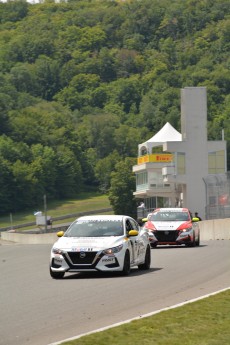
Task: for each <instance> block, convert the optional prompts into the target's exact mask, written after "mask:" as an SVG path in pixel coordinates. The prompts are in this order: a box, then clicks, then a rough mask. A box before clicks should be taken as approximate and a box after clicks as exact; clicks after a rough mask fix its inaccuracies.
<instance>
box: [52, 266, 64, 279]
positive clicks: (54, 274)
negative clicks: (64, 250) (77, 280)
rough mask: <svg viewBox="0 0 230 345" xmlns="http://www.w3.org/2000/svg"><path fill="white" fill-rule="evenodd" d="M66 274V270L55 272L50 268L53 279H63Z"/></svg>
mask: <svg viewBox="0 0 230 345" xmlns="http://www.w3.org/2000/svg"><path fill="white" fill-rule="evenodd" d="M64 275H65V272H53V271H52V270H51V268H50V276H51V277H52V278H53V279H62V278H63V277H64Z"/></svg>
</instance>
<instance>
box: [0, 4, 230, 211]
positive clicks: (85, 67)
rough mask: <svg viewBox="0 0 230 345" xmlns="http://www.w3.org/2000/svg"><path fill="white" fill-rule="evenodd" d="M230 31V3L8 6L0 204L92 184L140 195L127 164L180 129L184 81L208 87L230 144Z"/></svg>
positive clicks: (0, 23) (0, 46)
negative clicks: (149, 142)
mask: <svg viewBox="0 0 230 345" xmlns="http://www.w3.org/2000/svg"><path fill="white" fill-rule="evenodd" d="M229 33H230V7H229V1H227V0H215V1H214V0H203V1H200V0H194V1H191V0H185V1H179V0H161V1H158V0H142V1H137V0H131V1H107V0H99V1H90V0H82V1H75V0H69V1H68V2H60V3H55V2H54V1H45V2H44V3H41V4H36V5H33V4H30V3H28V2H26V1H8V2H6V3H0V71H1V73H0V139H1V140H0V165H1V171H2V172H1V175H0V186H1V187H2V190H1V193H0V205H1V207H0V212H3V213H4V212H9V211H11V210H13V209H17V208H21V209H23V208H26V207H28V206H31V205H34V204H36V203H37V202H38V200H41V198H42V197H43V194H44V193H46V194H47V195H48V197H49V198H63V197H69V196H74V195H76V194H77V193H78V192H79V191H80V190H84V189H86V188H88V187H89V186H90V187H96V188H98V189H99V190H100V191H103V192H107V191H108V189H109V188H110V195H111V202H112V203H113V206H114V208H115V210H116V212H117V210H120V209H119V202H118V201H119V200H117V201H116V200H115V199H116V198H115V197H114V198H113V196H112V194H113V193H115V194H116V193H117V191H119V188H121V190H122V193H121V192H119V196H118V199H120V198H121V199H122V198H124V200H125V199H127V198H130V197H131V200H132V202H134V200H133V197H132V193H131V194H130V190H133V188H134V187H133V183H134V184H135V182H134V177H133V176H132V173H131V170H129V169H127V167H126V166H125V167H122V164H124V162H125V161H124V160H125V158H126V157H133V158H135V157H136V154H137V145H138V144H139V143H140V142H143V141H145V140H146V139H148V138H149V137H151V136H152V135H153V134H154V133H156V132H157V131H158V130H160V128H161V127H162V126H163V125H164V124H165V123H166V122H167V121H168V122H170V123H171V124H172V125H173V126H174V127H175V128H176V129H177V130H178V131H180V89H181V88H183V87H186V86H206V87H207V94H208V135H209V139H212V140H220V139H221V131H222V129H225V139H226V140H228V141H229V139H230V132H229V113H230V103H229V94H230V77H229V75H230V74H229V68H230V58H229V51H230V43H229V42H230V36H229ZM228 146H229V145H228ZM119 162H121V163H120V164H121V167H120V166H119ZM115 166H116V167H117V170H116V173H115V175H113V172H114V171H115ZM229 167H230V161H229ZM121 170H124V171H126V174H127V175H125V176H123V175H122V174H121V172H120V178H119V179H117V178H116V174H118V172H119V171H121ZM111 178H112V180H111ZM118 180H119V181H118ZM120 180H122V181H123V180H124V181H123V182H124V183H123V184H122V186H120V187H119V183H122V181H120ZM129 180H130V181H129ZM114 181H115V182H114ZM116 181H117V183H118V185H117V186H116ZM122 188H123V189H122ZM126 188H128V189H130V190H126ZM132 202H131V204H132ZM121 203H122V204H123V207H124V204H125V203H124V202H121ZM134 206H135V205H134V204H132V205H127V208H123V212H124V211H126V212H128V213H132V212H133V210H132V208H133V207H134Z"/></svg>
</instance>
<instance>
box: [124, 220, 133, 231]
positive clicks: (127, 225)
mask: <svg viewBox="0 0 230 345" xmlns="http://www.w3.org/2000/svg"><path fill="white" fill-rule="evenodd" d="M125 228H126V231H127V232H129V231H130V230H133V228H132V224H131V223H130V220H129V219H127V220H126V222H125Z"/></svg>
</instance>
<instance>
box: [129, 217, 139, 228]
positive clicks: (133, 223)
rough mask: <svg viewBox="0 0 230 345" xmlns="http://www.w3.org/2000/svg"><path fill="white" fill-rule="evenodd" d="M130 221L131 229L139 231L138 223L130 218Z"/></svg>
mask: <svg viewBox="0 0 230 345" xmlns="http://www.w3.org/2000/svg"><path fill="white" fill-rule="evenodd" d="M130 223H131V225H132V230H137V231H139V226H138V224H137V223H136V222H135V221H134V220H133V219H130Z"/></svg>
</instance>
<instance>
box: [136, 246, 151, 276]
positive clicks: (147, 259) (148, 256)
mask: <svg viewBox="0 0 230 345" xmlns="http://www.w3.org/2000/svg"><path fill="white" fill-rule="evenodd" d="M150 265H151V251H150V246H148V247H147V248H146V252H145V262H144V263H143V264H141V265H138V268H139V270H149V269H150Z"/></svg>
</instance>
